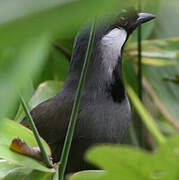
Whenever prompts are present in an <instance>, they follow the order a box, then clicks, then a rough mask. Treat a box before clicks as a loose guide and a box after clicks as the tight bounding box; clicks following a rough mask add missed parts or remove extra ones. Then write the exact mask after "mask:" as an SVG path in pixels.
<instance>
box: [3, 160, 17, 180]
mask: <svg viewBox="0 0 179 180" xmlns="http://www.w3.org/2000/svg"><path fill="white" fill-rule="evenodd" d="M17 167H19V166H18V165H16V164H14V163H12V162H9V161H6V160H3V159H1V160H0V178H3V177H4V176H6V175H7V174H8V172H9V171H11V170H12V169H14V168H17Z"/></svg>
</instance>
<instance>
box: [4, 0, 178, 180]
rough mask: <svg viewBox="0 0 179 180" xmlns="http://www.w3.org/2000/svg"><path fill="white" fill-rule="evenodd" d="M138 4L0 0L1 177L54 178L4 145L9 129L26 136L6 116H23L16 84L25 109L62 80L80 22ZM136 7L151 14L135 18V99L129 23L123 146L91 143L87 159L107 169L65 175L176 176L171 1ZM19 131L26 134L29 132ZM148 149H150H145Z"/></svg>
mask: <svg viewBox="0 0 179 180" xmlns="http://www.w3.org/2000/svg"><path fill="white" fill-rule="evenodd" d="M138 4H139V1H137V0H125V1H124V0H110V1H108V0H68V1H67V0H66V1H64V0H58V1H57V0H51V1H47V0H38V1H35V0H13V1H10V0H1V1H0V158H3V159H1V160H0V177H1V178H2V179H7V180H9V179H12V178H16V179H23V178H24V179H28V178H29V179H40V180H41V179H52V178H53V179H56V178H57V175H55V173H54V172H55V170H54V169H53V170H49V169H48V168H46V167H45V166H43V165H41V164H40V163H39V164H37V162H36V161H35V160H32V162H31V160H30V159H29V158H27V157H24V156H22V157H21V156H20V155H19V154H18V155H17V154H16V153H11V152H10V150H9V149H8V146H9V145H10V140H12V137H17V136H20V137H22V138H23V139H24V140H26V141H27V142H28V141H29V142H34V140H32V141H31V140H30V139H28V138H24V137H26V133H27V134H28V133H29V132H25V131H23V130H22V131H23V132H22V133H21V134H18V133H17V131H18V128H20V129H21V128H22V127H21V126H20V125H18V124H16V123H13V124H12V122H11V121H9V120H8V119H7V118H9V119H11V120H15V121H17V122H20V121H21V120H22V119H23V117H24V116H25V113H24V112H23V108H22V106H21V105H20V103H19V99H18V93H19V92H21V94H22V95H23V97H24V99H25V101H26V102H27V104H28V107H29V109H30V110H31V109H32V108H34V107H35V106H36V105H38V104H39V103H40V102H42V101H44V100H46V99H48V98H50V97H52V96H54V95H55V94H56V93H57V92H58V91H59V90H60V88H61V87H62V85H63V82H64V81H65V78H66V75H67V72H68V66H69V60H70V56H71V53H72V47H73V40H74V37H75V34H76V33H77V32H78V30H79V28H80V26H81V25H82V24H84V22H85V21H87V20H88V19H89V18H93V17H94V15H96V14H100V15H101V16H103V17H104V18H106V17H108V16H109V15H112V14H113V13H116V12H119V11H120V10H121V9H122V8H125V7H129V6H135V7H136V9H137V8H138ZM141 8H142V12H149V13H153V14H155V15H156V17H157V18H156V19H155V20H154V21H151V22H149V23H147V24H144V25H142V52H141V53H142V80H143V82H142V84H143V88H142V104H140V101H139V102H138V99H137V100H136V98H137V97H136V94H139V88H138V84H139V82H138V79H139V78H138V73H137V72H138V63H137V62H138V49H137V47H138V43H139V42H138V41H137V39H138V38H137V37H138V32H137V31H136V32H135V33H134V34H133V36H132V37H131V38H130V39H129V40H128V42H127V45H126V47H125V53H124V56H123V67H124V68H123V74H124V79H125V84H126V88H127V92H128V95H129V98H130V100H131V105H132V111H133V121H132V124H131V127H130V128H129V132H128V135H127V136H126V140H125V142H124V143H125V144H128V145H130V147H129V146H128V145H127V146H126V145H124V147H123V146H121V147H120V148H119V147H113V146H111V147H108V146H107V147H105V146H104V147H97V148H94V149H91V150H90V151H89V152H88V153H87V159H88V160H89V161H91V162H93V163H96V164H97V165H99V167H101V168H102V169H105V170H107V171H87V172H84V173H79V174H75V175H73V176H72V177H70V179H72V180H76V179H77V180H83V179H84V180H87V179H108V180H109V179H114V180H116V179H120V178H121V179H123V180H125V179H126V180H129V179H137V180H140V179H142V180H143V179H145V180H146V179H162V180H163V179H168V180H169V179H170V180H175V179H178V177H179V171H178V167H177V160H178V157H179V156H178V154H177V153H178V152H179V151H178V148H179V144H178V142H179V137H177V132H178V130H179V23H178V17H179V1H178V0H171V1H167V0H150V1H149V0H146V1H142V2H141ZM131 88H132V91H131ZM141 120H142V121H141ZM139 122H140V123H142V122H143V126H140V125H139ZM141 128H142V129H141ZM12 131H13V133H12V134H11V133H10V132H12ZM19 131H21V130H19ZM16 133H17V134H16ZM10 134H11V135H10ZM27 136H28V137H29V136H30V137H29V138H33V136H32V134H31V135H27ZM161 137H162V139H163V140H164V141H165V142H163V141H161V139H160V138H161ZM32 144H33V145H35V142H34V143H32ZM131 146H132V147H131ZM46 149H48V147H46ZM141 149H143V150H141ZM144 149H145V151H144ZM154 150H155V151H157V152H156V153H149V152H146V151H154ZM17 156H18V158H19V159H18V158H17ZM104 157H106V158H104ZM107 157H108V158H107ZM21 158H22V159H21ZM4 159H5V160H4ZM6 160H8V161H6ZM29 161H30V162H31V163H29ZM23 162H24V163H23Z"/></svg>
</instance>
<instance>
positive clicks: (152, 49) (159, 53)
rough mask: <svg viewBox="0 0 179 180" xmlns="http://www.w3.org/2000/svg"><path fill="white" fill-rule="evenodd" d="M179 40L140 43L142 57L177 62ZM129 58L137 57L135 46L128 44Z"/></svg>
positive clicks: (134, 44)
mask: <svg viewBox="0 0 179 180" xmlns="http://www.w3.org/2000/svg"><path fill="white" fill-rule="evenodd" d="M178 47H179V38H170V39H159V40H146V41H142V48H143V49H142V56H143V57H148V58H157V59H169V60H171V61H172V60H175V61H176V60H178V53H179V50H178ZM127 53H128V55H129V56H133V57H134V56H137V44H136V43H130V44H128V47H127Z"/></svg>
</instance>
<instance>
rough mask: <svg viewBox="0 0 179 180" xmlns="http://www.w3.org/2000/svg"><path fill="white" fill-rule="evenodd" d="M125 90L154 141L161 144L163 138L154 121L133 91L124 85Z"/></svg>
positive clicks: (163, 140)
mask: <svg viewBox="0 0 179 180" xmlns="http://www.w3.org/2000/svg"><path fill="white" fill-rule="evenodd" d="M126 90H127V93H128V95H129V97H130V99H131V102H132V103H133V104H134V108H135V109H136V111H137V112H138V114H139V115H140V117H141V119H142V120H143V122H144V123H145V124H146V126H147V128H148V129H149V131H150V132H151V134H152V135H153V136H154V137H155V140H156V141H157V142H158V143H159V144H162V143H164V142H165V137H164V136H163V135H162V133H160V131H159V129H158V128H157V126H156V124H155V121H154V120H153V119H152V117H151V116H150V115H149V114H148V112H147V110H146V109H145V107H144V106H143V105H142V103H141V101H140V99H139V98H138V96H137V94H136V93H135V92H134V90H133V89H132V88H131V87H130V86H129V85H127V84H126Z"/></svg>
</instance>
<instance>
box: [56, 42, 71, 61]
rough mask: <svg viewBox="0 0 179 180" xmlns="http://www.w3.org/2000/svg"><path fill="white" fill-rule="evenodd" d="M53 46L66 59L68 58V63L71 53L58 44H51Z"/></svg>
mask: <svg viewBox="0 0 179 180" xmlns="http://www.w3.org/2000/svg"><path fill="white" fill-rule="evenodd" d="M53 45H54V46H55V47H56V48H57V49H59V50H60V51H62V52H63V53H64V54H65V55H66V57H67V58H68V60H69V61H70V59H71V53H70V52H69V51H68V50H67V49H65V48H64V47H63V46H62V45H60V44H59V43H57V42H53Z"/></svg>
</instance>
